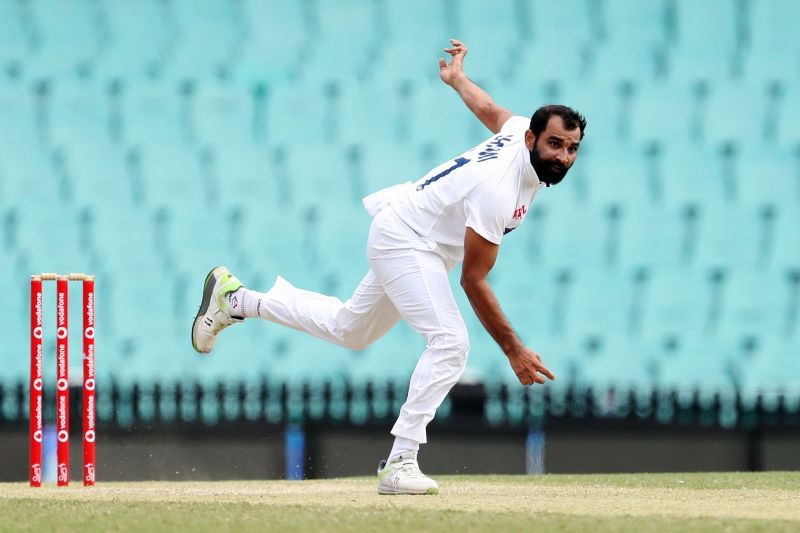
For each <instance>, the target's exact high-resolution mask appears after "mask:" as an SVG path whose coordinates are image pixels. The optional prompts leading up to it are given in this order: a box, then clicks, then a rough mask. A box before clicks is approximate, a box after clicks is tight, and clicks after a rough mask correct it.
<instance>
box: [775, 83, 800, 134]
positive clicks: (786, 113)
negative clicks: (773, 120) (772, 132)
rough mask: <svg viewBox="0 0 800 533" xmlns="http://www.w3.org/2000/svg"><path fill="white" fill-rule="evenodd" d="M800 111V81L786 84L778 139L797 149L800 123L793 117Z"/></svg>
mask: <svg viewBox="0 0 800 533" xmlns="http://www.w3.org/2000/svg"><path fill="white" fill-rule="evenodd" d="M797 113H800V81H797V80H795V82H794V83H791V84H788V85H787V86H786V92H785V94H784V96H783V105H782V107H781V110H780V114H779V115H778V141H779V142H780V143H781V144H782V145H783V146H786V147H791V148H794V149H796V148H797V146H798V145H800V124H798V123H797V121H796V120H792V117H796V116H797Z"/></svg>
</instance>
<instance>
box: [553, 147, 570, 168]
mask: <svg viewBox="0 0 800 533" xmlns="http://www.w3.org/2000/svg"><path fill="white" fill-rule="evenodd" d="M556 160H557V161H558V162H559V163H561V164H562V165H566V164H567V163H569V154H567V152H566V150H564V151H562V152H558V153H557V154H556Z"/></svg>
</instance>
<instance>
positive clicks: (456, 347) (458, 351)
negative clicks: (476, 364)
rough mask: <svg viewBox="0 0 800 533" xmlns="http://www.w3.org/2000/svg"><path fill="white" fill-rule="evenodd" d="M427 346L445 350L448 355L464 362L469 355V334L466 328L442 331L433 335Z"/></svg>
mask: <svg viewBox="0 0 800 533" xmlns="http://www.w3.org/2000/svg"><path fill="white" fill-rule="evenodd" d="M428 346H429V347H431V348H436V349H438V350H441V351H443V352H446V353H447V355H448V356H449V357H451V358H455V359H458V360H460V361H463V362H464V363H466V361H467V356H468V355H469V336H468V335H467V330H466V328H464V329H463V330H456V331H451V332H448V333H442V334H439V335H436V336H434V337H433V338H432V339H431V340H430V342H429V343H428Z"/></svg>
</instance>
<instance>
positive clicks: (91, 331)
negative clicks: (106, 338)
mask: <svg viewBox="0 0 800 533" xmlns="http://www.w3.org/2000/svg"><path fill="white" fill-rule="evenodd" d="M83 336H84V337H86V338H87V339H94V327H93V326H89V327H87V328H86V329H85V330H84V331H83Z"/></svg>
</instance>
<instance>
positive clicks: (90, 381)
mask: <svg viewBox="0 0 800 533" xmlns="http://www.w3.org/2000/svg"><path fill="white" fill-rule="evenodd" d="M83 388H84V389H86V390H94V379H93V378H87V379H86V381H84V382H83Z"/></svg>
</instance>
